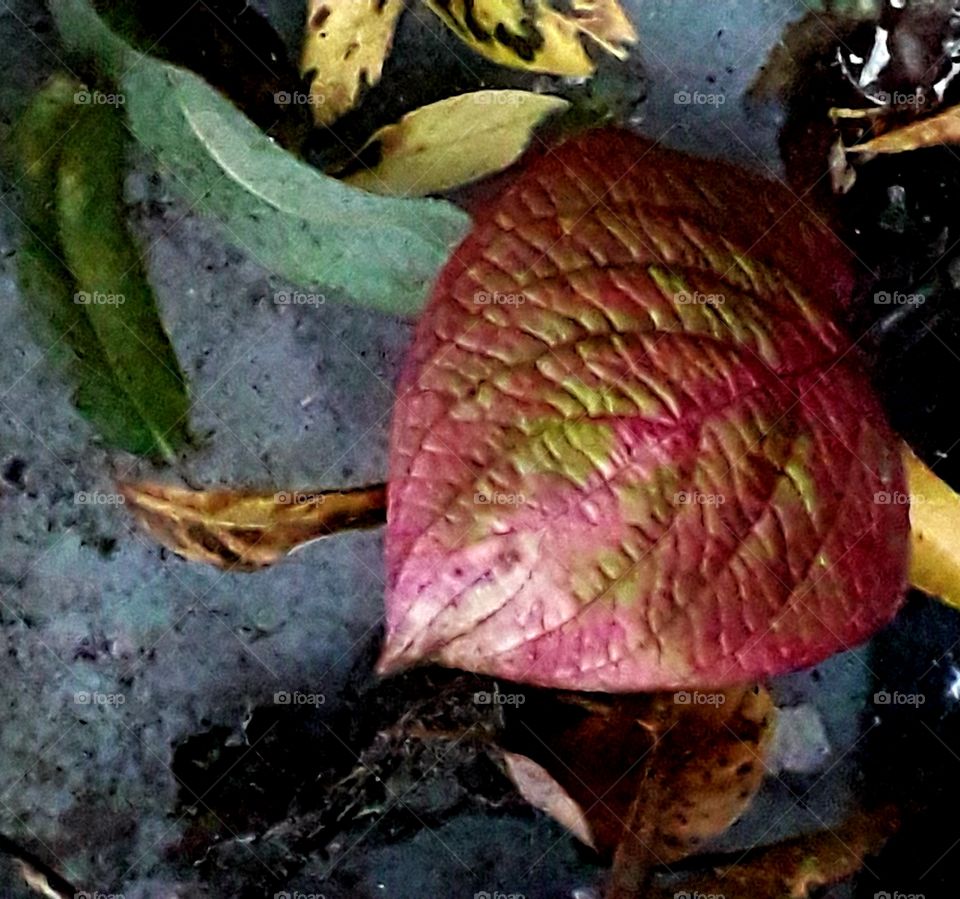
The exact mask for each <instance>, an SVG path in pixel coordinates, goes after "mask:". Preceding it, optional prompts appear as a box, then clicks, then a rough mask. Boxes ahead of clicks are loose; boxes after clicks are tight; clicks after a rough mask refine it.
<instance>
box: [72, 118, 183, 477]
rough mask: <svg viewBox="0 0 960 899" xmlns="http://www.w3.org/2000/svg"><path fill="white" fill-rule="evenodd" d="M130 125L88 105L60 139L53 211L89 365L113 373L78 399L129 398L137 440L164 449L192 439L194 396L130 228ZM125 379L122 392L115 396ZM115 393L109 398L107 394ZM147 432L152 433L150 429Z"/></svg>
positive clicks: (90, 402)
mask: <svg viewBox="0 0 960 899" xmlns="http://www.w3.org/2000/svg"><path fill="white" fill-rule="evenodd" d="M125 137H126V131H125V129H124V127H123V123H122V120H121V118H120V114H119V113H118V112H117V111H116V109H115V108H114V107H112V106H108V105H93V106H90V107H87V108H86V109H85V110H84V112H83V113H82V117H81V119H80V121H79V123H78V124H77V127H76V128H74V129H73V130H72V131H71V132H70V134H68V135H67V137H66V139H65V141H64V148H63V156H62V158H61V160H60V167H59V170H58V173H57V214H58V220H59V224H60V235H61V241H62V246H63V253H64V258H65V260H66V263H67V266H68V268H69V269H70V271H71V272H72V273H73V275H74V278H75V280H76V285H77V292H76V293H75V294H74V296H73V297H72V300H71V301H72V303H73V305H75V306H79V307H81V308H82V309H83V315H84V316H85V318H86V321H87V322H88V323H89V325H90V329H91V331H92V333H93V335H94V336H95V338H96V341H97V349H99V354H98V355H97V356H91V355H90V354H84V357H83V361H84V362H85V363H86V364H87V366H88V367H91V368H92V369H93V371H94V372H95V371H97V370H100V371H103V370H109V372H110V374H111V375H112V379H110V380H109V381H104V382H103V383H100V382H98V380H97V378H96V377H88V378H86V379H85V381H84V386H83V389H82V390H81V394H80V397H79V399H80V405H81V408H87V409H89V408H91V407H93V408H100V407H101V406H104V407H105V409H106V411H107V412H108V413H110V415H111V418H116V417H117V416H118V415H120V414H121V413H122V412H123V410H124V409H126V408H128V407H130V406H132V407H133V410H135V412H136V416H132V417H130V418H129V419H125V421H126V423H127V425H128V427H126V428H123V429H121V431H122V432H129V433H130V434H131V437H133V435H134V434H135V435H136V437H135V438H134V439H133V440H132V441H131V442H132V443H133V444H135V445H137V446H138V447H142V448H143V449H146V441H147V439H149V442H150V450H149V451H159V452H161V453H162V454H163V455H165V456H167V457H168V458H169V457H170V456H171V455H172V452H173V447H174V446H175V445H177V444H179V443H181V442H182V441H183V440H184V439H185V438H186V420H187V411H188V408H189V401H188V399H187V392H186V387H185V385H184V379H183V375H182V374H181V372H180V368H179V365H178V363H177V358H176V355H175V354H174V352H173V347H172V346H171V345H170V340H169V338H168V337H167V335H166V333H165V332H164V330H163V326H162V324H161V322H160V316H159V313H158V311H157V307H156V303H155V301H154V297H153V291H152V289H151V287H150V284H149V282H148V281H147V277H146V274H145V273H144V271H143V267H142V265H141V262H140V258H141V254H140V251H139V249H138V248H137V246H136V245H135V244H134V242H133V240H132V239H131V237H130V235H129V233H128V232H127V228H126V221H125V215H124V207H123V171H124V142H125ZM117 386H119V388H120V391H121V392H122V395H123V397H124V399H122V400H121V399H120V397H119V396H116V395H115V394H116V387H117ZM108 398H110V399H113V402H106V403H105V402H103V401H104V400H106V399H108ZM148 435H149V436H148Z"/></svg>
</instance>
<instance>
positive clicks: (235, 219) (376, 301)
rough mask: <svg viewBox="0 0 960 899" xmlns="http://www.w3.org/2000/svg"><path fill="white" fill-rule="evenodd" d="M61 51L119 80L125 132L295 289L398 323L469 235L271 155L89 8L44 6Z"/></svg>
mask: <svg viewBox="0 0 960 899" xmlns="http://www.w3.org/2000/svg"><path fill="white" fill-rule="evenodd" d="M51 9H52V11H53V14H54V17H55V19H56V22H57V25H58V27H59V29H60V33H61V35H62V37H63V40H64V43H65V44H66V45H67V47H68V48H69V49H70V50H71V51H73V52H74V53H77V54H79V55H81V56H85V57H87V58H91V59H93V60H95V61H96V62H97V63H98V64H99V65H100V66H101V67H102V69H103V70H104V71H105V73H106V74H107V75H108V76H110V77H111V78H112V79H113V80H114V81H116V83H117V86H118V90H119V92H120V93H121V94H122V95H123V97H124V100H125V104H124V108H125V110H126V113H127V117H128V124H129V127H130V129H131V130H132V131H133V133H134V135H135V136H136V137H137V139H138V140H139V141H140V142H141V143H143V144H144V145H145V146H146V147H148V148H149V149H150V150H151V151H152V152H153V153H154V154H155V155H156V156H157V158H158V159H159V161H160V162H161V164H162V166H163V167H164V168H165V169H167V170H169V171H170V172H171V173H172V175H173V176H174V182H175V186H177V187H178V188H179V189H180V190H181V191H182V192H183V194H184V196H185V198H186V199H187V200H188V201H189V202H191V203H192V204H194V205H195V206H196V207H197V208H199V209H201V210H202V211H204V212H206V213H207V214H210V215H212V216H213V217H215V218H217V219H218V220H219V221H220V222H221V224H222V225H223V228H224V234H225V237H226V238H227V239H228V240H230V241H232V242H234V243H236V244H238V245H240V246H242V247H243V248H244V249H245V250H246V251H247V252H248V253H249V254H250V255H251V256H252V257H253V258H254V259H256V260H257V261H259V262H260V263H261V264H262V265H263V266H265V267H266V268H268V269H270V270H272V271H274V272H277V273H278V274H280V275H282V276H283V277H285V278H287V279H289V280H290V281H292V282H294V283H296V284H298V285H313V284H318V285H327V286H331V287H338V288H341V289H343V290H344V291H345V292H346V293H348V294H349V295H350V296H351V297H352V298H354V299H355V300H356V301H357V302H358V303H360V304H363V305H367V306H372V307H375V308H378V309H381V310H384V311H388V312H393V313H399V314H415V313H416V312H417V311H419V309H420V308H421V306H422V304H423V302H424V300H425V298H426V295H427V292H428V290H429V287H430V285H431V283H432V281H433V278H434V276H435V275H436V273H437V271H438V269H439V268H440V266H441V265H442V264H443V262H444V261H445V260H446V258H447V256H448V254H449V252H450V250H451V248H452V247H453V246H454V245H455V244H456V243H457V242H458V241H459V240H460V239H461V238H462V237H463V235H464V234H465V233H466V231H467V228H468V227H469V218H468V216H467V215H466V214H465V213H463V212H462V211H461V210H459V209H457V208H456V207H455V206H453V205H452V204H450V203H447V202H444V201H439V200H408V199H395V198H383V197H375V196H372V195H370V194H368V193H366V192H365V191H362V190H359V189H357V188H354V187H351V186H349V185H346V184H343V183H341V182H339V181H336V180H334V179H332V178H330V177H328V176H325V175H323V174H321V173H320V172H318V171H317V170H316V169H314V168H312V167H310V166H308V165H306V164H304V163H302V162H300V161H299V160H297V159H296V158H295V157H293V156H291V155H290V154H289V153H287V152H285V151H284V150H282V149H280V148H279V147H278V146H277V145H276V144H274V143H273V142H272V141H271V140H270V139H269V138H267V137H266V135H264V134H263V133H262V132H261V131H260V130H259V129H258V128H257V127H256V126H255V125H254V124H253V123H252V122H251V121H250V120H249V119H247V118H246V117H245V116H244V115H243V114H242V113H240V112H239V111H238V110H237V109H236V108H235V107H233V106H232V105H231V104H230V103H229V102H228V101H227V100H226V99H224V98H223V97H222V96H221V95H220V94H218V93H217V92H216V91H215V90H213V89H212V88H211V87H210V86H209V85H208V84H206V83H205V82H204V81H203V80H202V79H200V78H199V77H197V76H196V75H194V74H193V73H191V72H188V71H186V70H184V69H180V68H177V67H176V66H172V65H169V64H167V63H163V62H160V61H158V60H155V59H152V58H150V57H148V56H143V55H141V54H138V53H136V52H135V51H133V50H132V49H131V48H130V47H129V46H128V45H127V44H125V43H124V42H123V41H122V40H121V39H120V38H118V37H117V36H116V35H114V34H113V33H112V32H110V31H109V29H107V27H106V26H105V25H104V24H103V22H102V21H101V20H100V19H99V18H98V17H97V15H96V13H95V12H94V11H93V10H92V9H91V7H90V5H89V3H88V2H87V0H53V2H52V3H51Z"/></svg>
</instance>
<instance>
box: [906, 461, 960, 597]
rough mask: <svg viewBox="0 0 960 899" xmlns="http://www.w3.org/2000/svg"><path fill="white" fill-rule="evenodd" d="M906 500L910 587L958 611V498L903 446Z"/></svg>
mask: <svg viewBox="0 0 960 899" xmlns="http://www.w3.org/2000/svg"><path fill="white" fill-rule="evenodd" d="M903 460H904V465H905V467H906V470H907V484H908V485H909V491H910V495H909V499H910V583H911V584H912V585H913V586H914V587H916V588H917V589H918V590H922V591H923V592H924V593H929V594H930V595H931V596H936V597H939V598H940V599H942V600H943V601H944V602H945V603H947V605H950V606H953V607H954V608H957V609H960V496H958V495H957V494H956V493H954V491H953V490H951V489H950V487H949V486H948V485H947V484H945V483H944V482H943V481H941V480H940V478H938V477H937V476H936V475H935V474H934V473H933V472H932V471H931V470H930V469H929V468H927V466H926V465H924V464H923V462H921V461H920V460H919V459H918V458H917V457H916V456H915V455H914V454H913V453H912V452H911V450H910V449H909V448H908V447H906V446H904V451H903Z"/></svg>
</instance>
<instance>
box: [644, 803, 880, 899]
mask: <svg viewBox="0 0 960 899" xmlns="http://www.w3.org/2000/svg"><path fill="white" fill-rule="evenodd" d="M898 826H899V814H898V812H897V810H896V809H895V808H893V807H891V806H884V807H881V808H879V809H876V810H875V811H871V812H863V811H861V812H858V813H856V814H854V815H852V816H851V817H850V818H849V819H848V820H847V821H846V822H845V823H844V824H843V825H842V826H841V827H839V828H834V829H831V830H822V831H817V832H816V833H813V834H808V835H807V836H802V837H797V838H796V839H793V840H786V841H784V842H783V843H777V844H776V845H774V846H770V847H769V848H765V849H761V850H759V851H756V852H753V853H751V854H749V855H748V856H747V857H746V858H745V859H743V860H741V861H738V862H737V863H735V864H732V865H727V866H723V867H718V868H716V869H715V870H714V871H713V872H712V873H710V874H703V875H699V876H697V877H695V878H692V879H690V880H685V881H683V882H682V883H681V884H677V883H675V882H674V883H671V885H670V886H669V887H664V888H660V889H657V890H654V891H650V892H649V893H647V894H646V895H649V896H650V897H651V899H671V897H674V896H677V895H690V896H694V895H698V894H701V893H704V894H709V893H714V894H721V895H723V896H724V897H725V899H757V897H760V896H763V897H771V899H809V897H810V896H812V895H814V893H815V891H817V890H819V889H821V888H822V887H825V886H829V885H832V884H836V883H840V882H841V881H843V880H846V879H847V878H848V877H852V876H853V875H854V874H856V873H857V872H858V871H860V870H861V868H863V866H864V863H865V862H866V859H867V858H868V857H870V856H871V855H875V854H876V853H877V852H879V851H880V849H882V848H883V846H884V844H885V843H886V842H887V840H888V839H889V838H890V837H891V836H892V835H893V834H894V833H895V832H896V830H897V828H898ZM678 891H679V892H678ZM816 895H820V894H819V893H816ZM878 895H884V894H882V893H879V894H878Z"/></svg>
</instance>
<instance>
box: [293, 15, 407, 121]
mask: <svg viewBox="0 0 960 899" xmlns="http://www.w3.org/2000/svg"><path fill="white" fill-rule="evenodd" d="M405 6H406V0H309V2H308V4H307V33H306V40H305V41H304V46H303V59H302V62H301V66H300V70H301V73H302V74H303V75H306V76H311V82H310V98H311V106H312V109H313V118H314V121H315V122H316V123H317V124H318V125H329V124H330V123H331V122H333V121H334V120H336V119H338V118H339V117H340V116H341V115H343V114H344V113H345V112H348V111H349V110H350V109H352V108H353V107H354V105H355V104H356V102H357V99H358V98H359V96H360V91H361V90H362V89H363V88H364V87H372V86H373V85H374V84H376V83H377V82H378V81H379V80H380V76H381V74H382V72H383V63H384V61H385V60H386V58H387V55H388V54H389V53H390V47H391V46H392V44H393V34H394V31H395V30H396V27H397V19H398V18H399V16H400V13H401V12H403V10H404V8H405Z"/></svg>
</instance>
